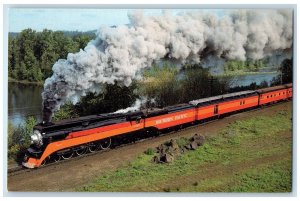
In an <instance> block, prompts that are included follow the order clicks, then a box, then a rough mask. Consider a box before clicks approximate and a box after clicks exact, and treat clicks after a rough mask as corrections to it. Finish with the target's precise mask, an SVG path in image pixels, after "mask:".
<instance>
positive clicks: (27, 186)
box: [7, 102, 292, 192]
mask: <svg viewBox="0 0 300 201" xmlns="http://www.w3.org/2000/svg"><path fill="white" fill-rule="evenodd" d="M291 108H292V102H285V103H281V104H278V105H275V106H272V107H268V108H264V109H259V110H255V111H249V112H244V113H240V114H236V115H233V116H229V117H227V118H224V119H220V120H218V121H216V122H213V123H210V124H206V125H198V126H195V127H192V128H189V129H186V130H183V131H179V132H176V133H171V134H169V135H165V136H160V137H157V138H153V139H150V140H146V141H143V142H138V143H135V144H130V145H127V146H124V147H119V148H116V149H113V150H110V151H108V152H104V153H99V154H94V155H91V156H88V157H84V158H78V159H74V160H71V161H68V162H65V163H61V164H57V165H51V166H47V167H44V168H41V169H37V170H34V171H30V172H24V173H22V174H18V175H13V176H8V184H7V185H8V190H9V191H38V192H41V191H42V192H43V191H50V192H51V191H58V192H60V191H65V192H68V191H75V189H76V188H79V187H81V186H83V185H85V184H86V183H88V182H90V181H92V180H93V179H95V177H98V176H100V175H102V174H103V173H104V172H106V171H111V170H115V169H116V168H118V167H120V166H123V165H126V164H127V163H128V162H129V161H131V160H133V159H134V158H136V157H137V156H138V155H139V154H140V153H142V152H143V151H145V150H146V149H147V148H149V147H153V148H154V147H157V146H159V145H160V144H162V143H163V142H165V141H168V140H170V139H171V138H180V137H186V138H190V137H191V136H192V135H194V134H195V133H200V134H201V135H204V136H210V135H212V134H213V133H217V132H218V131H220V130H221V129H223V128H225V127H226V126H227V125H228V124H229V123H231V122H234V121H236V120H242V119H247V118H251V117H255V116H261V115H266V116H272V115H273V114H275V113H276V112H278V111H280V110H283V109H288V110H291Z"/></svg>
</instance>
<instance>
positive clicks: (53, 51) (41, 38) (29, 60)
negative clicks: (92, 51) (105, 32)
mask: <svg viewBox="0 0 300 201" xmlns="http://www.w3.org/2000/svg"><path fill="white" fill-rule="evenodd" d="M94 37H95V34H94V33H91V32H89V33H82V32H78V33H77V34H76V32H72V33H69V32H66V33H65V32H63V31H51V30H47V29H44V30H43V31H42V32H37V31H35V30H32V29H25V30H23V31H22V32H20V33H18V34H15V33H14V34H10V35H9V38H8V75H9V77H10V78H13V79H16V80H27V81H32V82H42V81H43V80H45V79H46V78H47V77H49V76H51V74H52V66H53V64H54V63H55V62H56V61H57V60H58V59H60V58H66V57H67V55H68V53H75V52H78V51H79V50H80V49H83V48H84V47H85V46H86V45H87V43H88V42H89V41H90V40H91V39H93V38H94Z"/></svg>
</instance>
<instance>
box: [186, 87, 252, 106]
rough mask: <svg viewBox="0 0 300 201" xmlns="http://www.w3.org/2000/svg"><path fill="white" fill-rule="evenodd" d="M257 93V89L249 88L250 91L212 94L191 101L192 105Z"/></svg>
mask: <svg viewBox="0 0 300 201" xmlns="http://www.w3.org/2000/svg"><path fill="white" fill-rule="evenodd" d="M252 94H255V91H253V90H248V91H241V92H234V93H229V94H224V95H219V96H212V97H208V98H201V99H198V100H192V101H190V102H189V103H190V104H192V105H198V104H203V103H207V102H214V101H218V100H221V99H228V98H233V97H238V96H245V95H252Z"/></svg>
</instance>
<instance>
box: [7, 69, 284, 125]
mask: <svg viewBox="0 0 300 201" xmlns="http://www.w3.org/2000/svg"><path fill="white" fill-rule="evenodd" d="M277 75H278V73H270V74H254V75H240V76H236V77H235V79H234V81H233V82H232V83H231V87H235V86H246V85H250V84H251V83H253V82H255V83H257V84H260V83H261V82H262V81H264V80H265V81H267V82H268V83H270V81H271V80H272V79H273V78H274V77H276V76H277ZM42 91H43V86H40V85H33V84H20V83H13V82H10V83H8V120H9V121H10V122H12V123H13V125H14V126H18V125H19V124H23V123H24V122H25V120H26V118H27V117H29V116H33V117H35V118H36V119H37V120H38V121H41V119H42V97H41V93H42Z"/></svg>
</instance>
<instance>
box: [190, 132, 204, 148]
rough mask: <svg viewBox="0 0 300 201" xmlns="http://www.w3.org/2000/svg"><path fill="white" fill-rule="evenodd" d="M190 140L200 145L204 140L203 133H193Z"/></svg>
mask: <svg viewBox="0 0 300 201" xmlns="http://www.w3.org/2000/svg"><path fill="white" fill-rule="evenodd" d="M191 141H192V142H196V143H197V145H198V146H202V145H203V144H204V142H205V137H204V136H203V135H198V134H195V135H194V136H193V137H192V138H191Z"/></svg>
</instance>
